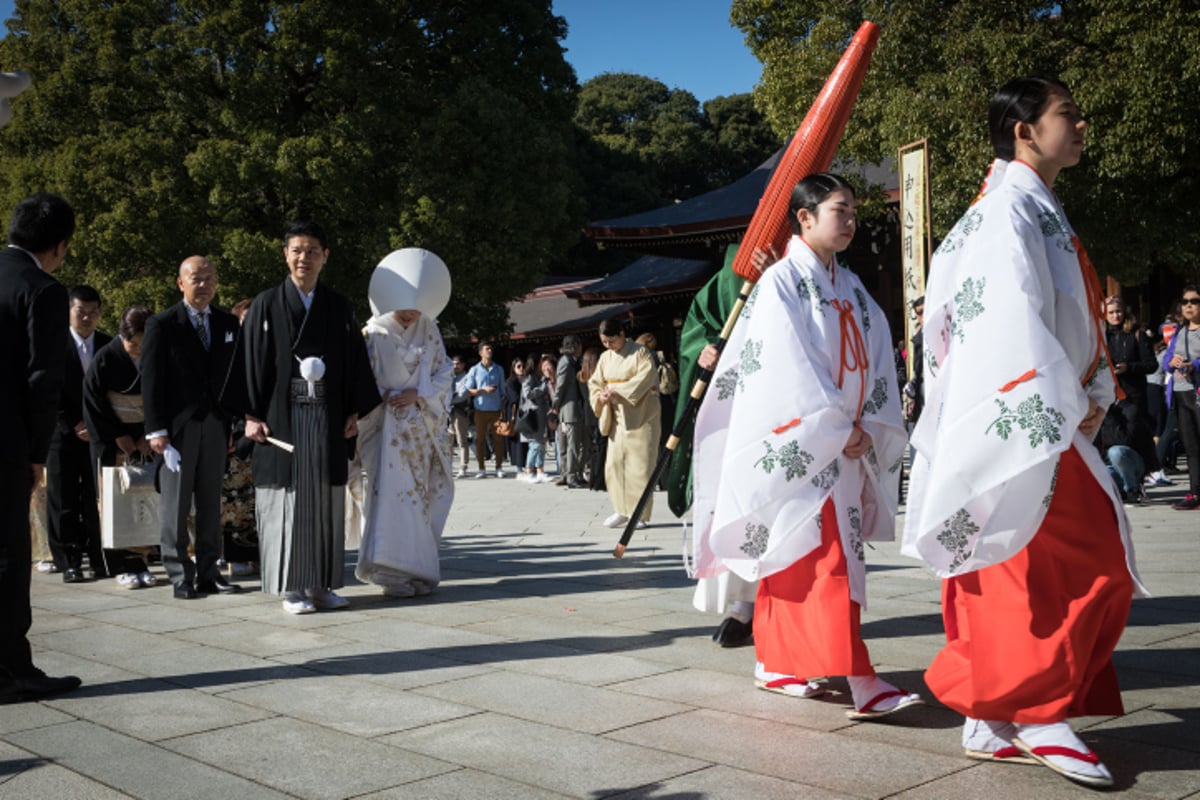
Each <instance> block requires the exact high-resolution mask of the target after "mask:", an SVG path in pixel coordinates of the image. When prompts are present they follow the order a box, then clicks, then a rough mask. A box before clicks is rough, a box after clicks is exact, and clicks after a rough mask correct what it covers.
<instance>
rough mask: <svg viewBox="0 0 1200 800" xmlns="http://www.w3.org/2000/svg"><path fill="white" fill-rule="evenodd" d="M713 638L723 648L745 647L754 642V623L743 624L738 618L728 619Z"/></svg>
mask: <svg viewBox="0 0 1200 800" xmlns="http://www.w3.org/2000/svg"><path fill="white" fill-rule="evenodd" d="M712 638H713V641H714V642H716V643H717V644H719V645H721V647H744V646H745V645H748V644H750V643H751V642H752V641H754V621H753V620H751V621H750V622H742V621H741V620H740V619H738V618H737V617H726V618H725V620H724V621H723V622H722V623H721V625H720V627H718V628H717V632H716V633H714V634H713V637H712Z"/></svg>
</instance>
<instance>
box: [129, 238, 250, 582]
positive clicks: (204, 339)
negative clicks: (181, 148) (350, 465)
mask: <svg viewBox="0 0 1200 800" xmlns="http://www.w3.org/2000/svg"><path fill="white" fill-rule="evenodd" d="M176 284H177V285H178V286H179V290H180V291H181V292H182V293H183V300H182V301H180V302H179V303H176V304H175V305H173V306H171V307H170V308H168V309H167V310H166V311H164V312H162V313H161V314H158V315H156V316H153V317H151V318H150V319H149V320H148V321H147V322H146V332H145V335H144V337H143V339H142V403H143V406H144V408H145V415H146V430H147V431H149V433H147V434H146V438H147V439H148V440H149V441H150V449H151V450H153V451H154V452H155V453H158V454H159V455H160V456H162V459H163V466H162V468H161V469H160V471H159V484H160V486H161V489H162V504H161V509H162V511H161V516H162V542H161V544H162V559H163V566H164V567H165V568H166V570H167V577H169V578H170V579H171V583H172V584H174V586H175V597H176V598H178V599H180V600H191V599H194V598H196V597H199V596H200V595H202V594H214V593H217V592H220V593H221V594H229V593H234V592H239V591H241V588H242V587H240V586H238V585H236V584H231V583H229V582H228V581H226V580H225V578H224V577H222V576H221V573H220V571H219V569H218V567H217V560H218V558H219V557H220V555H221V481H222V479H223V477H224V475H225V455H226V453H227V451H228V445H229V432H230V427H231V423H232V417H231V416H230V415H229V414H228V413H226V411H225V410H223V409H222V408H221V406H220V404H219V402H218V401H219V398H220V397H221V392H222V390H223V389H225V388H226V387H225V383H226V381H227V380H228V378H229V375H230V365H231V364H232V363H233V358H234V354H235V353H236V351H237V347H238V320H237V317H235V316H233V315H232V314H230V313H229V312H227V311H222V310H221V309H219V308H217V307H216V306H213V305H211V303H212V299H213V297H214V296H215V295H216V293H217V271H216V269H215V268H214V267H213V265H212V264H211V263H210V262H209V261H208V260H207V259H205V258H203V257H201V256H191V257H189V258H186V259H184V261H183V263H182V264H180V265H179V276H178V277H177V278H176ZM233 396H236V393H235V394H234V395H233ZM193 502H194V503H195V507H196V544H195V553H196V559H195V561H193V560H192V559H191V558H190V557H189V556H188V551H187V547H188V530H187V518H188V513H189V512H190V511H191V508H192V504H193Z"/></svg>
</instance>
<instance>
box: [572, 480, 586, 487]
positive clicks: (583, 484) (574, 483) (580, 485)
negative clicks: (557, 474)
mask: <svg viewBox="0 0 1200 800" xmlns="http://www.w3.org/2000/svg"><path fill="white" fill-rule="evenodd" d="M567 488H568V489H586V488H588V485H587V484H586V483H584V482H583V481H575V480H571V481H567Z"/></svg>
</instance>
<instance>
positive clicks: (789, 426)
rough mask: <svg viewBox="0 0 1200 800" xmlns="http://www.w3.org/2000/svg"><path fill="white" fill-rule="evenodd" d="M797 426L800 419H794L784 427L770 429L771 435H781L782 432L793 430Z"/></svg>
mask: <svg viewBox="0 0 1200 800" xmlns="http://www.w3.org/2000/svg"><path fill="white" fill-rule="evenodd" d="M799 424H800V418H799V417H796V418H795V419H794V420H792V421H791V422H789V423H787V424H786V425H780V426H779V427H778V428H772V429H771V433H775V434H779V433H783V432H784V431H786V430H789V429H791V428H794V427H796V426H797V425H799Z"/></svg>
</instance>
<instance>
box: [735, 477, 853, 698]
mask: <svg viewBox="0 0 1200 800" xmlns="http://www.w3.org/2000/svg"><path fill="white" fill-rule="evenodd" d="M860 613H861V609H860V608H859V605H858V603H856V602H854V601H853V600H851V599H850V581H849V578H848V576H847V574H846V554H845V551H844V550H843V549H842V537H841V534H840V533H839V532H838V524H837V514H836V513H835V512H834V510H833V501H832V500H826V501H825V505H824V506H823V507H822V508H821V544H820V546H818V547H817V548H816V549H815V550H813V551H812V552H810V553H808V554H807V555H805V556H804V557H803V558H801V559H799V560H798V561H796V563H794V564H792V565H791V566H790V567H788V568H787V569H785V570H782V571H781V572H776V573H775V574H774V575H771V576H769V577H766V578H763V579H762V580H760V581H759V583H758V597H757V598H756V600H755V603H754V649H755V652H756V654H757V657H758V660H759V661H761V662H762V664H763V667H764V668H765V669H766V670H767V671H769V672H779V673H783V674H786V675H795V676H797V677H800V678H813V677H818V676H822V675H862V676H869V675H874V674H875V669H874V668H873V667H872V666H871V657H870V655H869V654H868V653H867V646H866V645H865V644H864V643H863V640H862V635H861V634H860V632H859V616H860Z"/></svg>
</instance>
